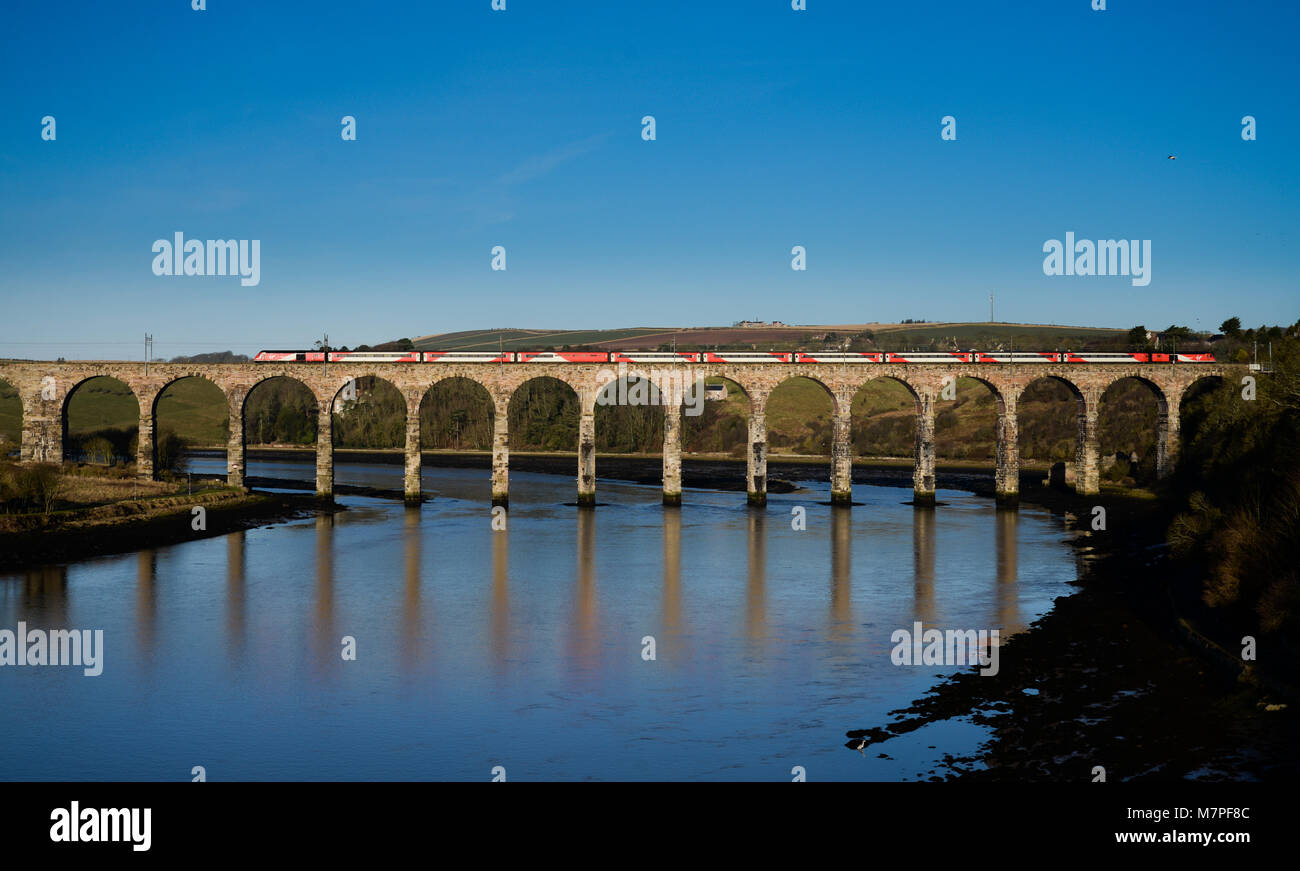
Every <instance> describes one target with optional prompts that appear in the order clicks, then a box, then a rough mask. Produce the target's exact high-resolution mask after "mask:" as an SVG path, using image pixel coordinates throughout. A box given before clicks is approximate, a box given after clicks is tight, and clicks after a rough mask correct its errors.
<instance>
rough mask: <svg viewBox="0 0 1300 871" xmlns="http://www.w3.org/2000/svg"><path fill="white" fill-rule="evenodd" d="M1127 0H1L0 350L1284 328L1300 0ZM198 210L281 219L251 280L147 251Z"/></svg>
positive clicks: (264, 240) (1295, 176)
mask: <svg viewBox="0 0 1300 871" xmlns="http://www.w3.org/2000/svg"><path fill="white" fill-rule="evenodd" d="M1107 5H1108V6H1109V7H1110V8H1109V9H1107V10H1106V11H1104V12H1096V11H1093V10H1092V9H1091V8H1090V2H1089V0H1051V2H1046V0H1038V2H1028V0H1025V2H1014V0H1013V2H998V3H979V2H971V0H965V2H950V3H933V4H924V3H880V2H870V3H868V2H835V0H808V6H809V8H808V10H807V11H805V12H795V11H792V10H791V9H790V4H789V2H788V0H762V2H760V0H750V2H704V0H692V2H670V0H669V2H665V0H655V2H649V0H647V2H631V0H622V2H597V0H585V2H554V0H553V2H542V0H508V3H507V6H508V8H507V10H506V11H505V12H493V11H492V10H491V9H490V0H457V2H429V3H388V4H385V3H360V2H354V3H334V2H317V3H305V2H303V3H284V4H271V3H256V2H238V0H209V3H208V6H209V8H208V10H207V11H203V12H195V11H193V10H191V9H190V4H189V2H188V0H170V2H149V3H145V2H132V3H124V4H87V3H65V2H56V0H50V2H44V3H39V4H38V3H30V4H21V5H20V4H16V3H11V4H5V6H4V8H3V11H2V12H0V77H2V81H3V83H4V86H3V88H2V89H0V107H2V111H0V266H2V268H0V298H2V299H3V301H4V308H3V312H4V315H3V322H0V356H22V357H52V356H58V355H62V356H66V357H128V358H129V357H133V356H138V355H139V353H140V337H141V335H142V334H143V333H145V332H150V333H152V334H153V335H154V337H155V354H156V355H158V356H172V355H175V354H180V353H194V352H199V351H208V350H222V349H226V348H233V349H235V350H238V351H243V352H250V351H254V350H256V349H257V348H259V347H306V346H308V345H309V344H310V342H311V340H312V339H313V338H314V337H318V336H320V334H321V333H323V332H328V333H329V335H330V337H331V339H332V340H334V341H335V342H336V343H343V344H350V345H354V344H357V343H361V342H377V341H383V340H386V339H391V338H396V337H400V336H415V335H420V334H427V333H434V332H444V331H450V330H460V329H476V328H491V327H502V326H520V327H553V328H575V329H576V328H596V327H617V326H639V325H710V324H729V323H731V322H733V321H735V320H740V319H743V318H761V319H765V320H772V319H778V320H782V321H785V322H787V323H861V322H870V321H896V320H900V319H902V318H909V317H910V318H926V319H929V320H983V319H986V318H987V316H988V294H989V292H990V291H993V292H994V293H995V294H996V298H997V317H998V319H999V320H1016V321H1031V322H1045V323H1065V324H1098V325H1106V326H1123V327H1127V326H1131V325H1133V324H1134V323H1139V322H1140V323H1145V324H1146V325H1147V326H1149V327H1151V326H1166V325H1168V324H1170V323H1175V322H1176V323H1187V324H1189V325H1191V326H1193V327H1200V328H1205V329H1211V328H1214V327H1216V326H1217V325H1218V323H1219V322H1220V321H1221V320H1223V319H1224V318H1225V317H1227V316H1229V315H1234V314H1235V315H1238V316H1240V317H1241V318H1242V319H1243V321H1245V322H1246V323H1247V324H1248V325H1254V324H1258V323H1263V322H1267V323H1276V322H1285V323H1291V322H1293V321H1294V320H1296V318H1297V316H1298V315H1300V312H1298V311H1297V309H1298V308H1300V306H1297V301H1298V300H1300V293H1298V292H1297V275H1296V267H1297V265H1298V263H1297V260H1298V257H1300V251H1298V250H1297V247H1296V245H1297V230H1298V229H1300V201H1298V196H1297V194H1298V190H1297V182H1298V181H1300V169H1298V168H1297V167H1298V165H1300V164H1298V163H1297V160H1296V158H1295V151H1296V147H1295V146H1296V143H1297V141H1300V137H1298V134H1300V129H1297V128H1298V122H1297V118H1298V117H1300V111H1298V110H1300V105H1298V104H1300V98H1298V97H1297V92H1296V83H1297V82H1300V69H1298V67H1300V61H1297V53H1296V51H1295V50H1294V40H1295V37H1296V34H1297V33H1298V32H1300V27H1298V26H1297V25H1298V24H1300V20H1298V19H1300V12H1297V8H1296V5H1295V4H1292V3H1282V2H1276V3H1262V2H1261V3H1252V2H1245V3H1227V2H1177V3H1175V2H1148V3H1137V2H1124V0H1112V2H1108V4H1107ZM646 114H651V115H654V116H655V118H656V122H657V137H658V138H657V140H656V141H654V142H645V141H643V140H642V139H641V123H640V121H641V118H642V116H643V115H646ZM1246 114H1251V115H1254V116H1255V117H1256V119H1257V125H1258V139H1257V140H1256V141H1253V142H1246V141H1243V140H1242V137H1241V118H1242V116H1243V115H1246ZM46 115H52V116H54V117H55V119H56V125H57V127H56V130H57V139H56V140H55V141H52V142H49V141H43V140H42V138H41V119H42V117H44V116H46ZM344 115H353V116H355V117H356V119H357V140H356V141H355V142H345V141H343V140H342V139H341V137H340V130H341V126H340V119H341V118H342V116H344ZM945 115H953V116H954V117H955V118H956V120H957V140H956V141H953V142H945V141H942V140H941V138H940V135H939V134H940V119H941V118H942V117H943V116H945ZM1170 154H1174V155H1176V156H1177V160H1168V159H1167V156H1168V155H1170ZM1067 231H1074V232H1075V233H1076V235H1077V236H1078V238H1080V239H1150V240H1151V242H1152V261H1153V262H1152V271H1151V278H1152V280H1151V283H1150V284H1149V285H1148V286H1146V287H1134V286H1132V284H1131V282H1130V280H1129V279H1128V278H1126V277H1113V276H1104V277H1103V276H1093V277H1067V276H1061V277H1049V276H1045V275H1044V274H1043V269H1042V263H1043V258H1044V254H1043V253H1042V246H1043V243H1044V242H1045V241H1047V240H1048V239H1053V238H1055V239H1063V238H1064V236H1065V233H1066V232H1067ZM176 232H183V233H184V234H185V236H186V238H197V239H217V238H220V239H259V240H260V241H261V283H260V284H259V285H257V286H256V287H242V286H241V285H240V283H239V280H238V279H237V278H231V277H159V276H155V275H154V274H153V272H152V271H151V264H152V262H153V253H152V250H151V248H152V245H153V242H154V240H157V239H171V238H172V236H173V234H174V233H176ZM494 245H503V246H505V248H506V250H507V258H508V260H507V263H508V269H507V270H506V271H505V272H494V271H492V270H491V269H490V268H489V264H490V251H491V248H492V247H493V246H494ZM794 245H803V246H805V247H806V248H807V252H808V268H807V270H806V271H804V272H796V271H793V270H791V268H790V259H791V255H790V249H791V248H792V246H794Z"/></svg>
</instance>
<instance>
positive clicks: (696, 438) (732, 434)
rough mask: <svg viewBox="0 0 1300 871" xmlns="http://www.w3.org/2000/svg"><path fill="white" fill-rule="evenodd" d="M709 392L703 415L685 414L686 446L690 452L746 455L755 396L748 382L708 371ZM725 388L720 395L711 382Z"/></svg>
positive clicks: (707, 388)
mask: <svg viewBox="0 0 1300 871" xmlns="http://www.w3.org/2000/svg"><path fill="white" fill-rule="evenodd" d="M704 383H705V396H704V400H703V404H702V405H701V406H700V411H701V413H700V414H699V415H691V414H686V413H685V411H683V414H682V435H681V440H682V448H683V450H684V451H685V452H686V453H729V454H732V455H734V456H744V449H745V444H746V442H747V441H748V440H749V431H748V427H749V424H748V418H749V416H750V415H751V414H752V413H753V411H754V396H753V394H752V393H751V392H750V389H749V388H747V387H746V386H745V385H744V384H742V383H741V382H739V381H737V380H736V379H734V378H729V377H727V376H725V375H721V374H714V375H705V376H704ZM719 384H720V385H721V386H722V388H723V392H724V394H725V395H724V396H723V397H722V398H717V394H716V392H712V393H711V392H710V385H712V386H713V387H714V388H716V387H717V386H718V385H719Z"/></svg>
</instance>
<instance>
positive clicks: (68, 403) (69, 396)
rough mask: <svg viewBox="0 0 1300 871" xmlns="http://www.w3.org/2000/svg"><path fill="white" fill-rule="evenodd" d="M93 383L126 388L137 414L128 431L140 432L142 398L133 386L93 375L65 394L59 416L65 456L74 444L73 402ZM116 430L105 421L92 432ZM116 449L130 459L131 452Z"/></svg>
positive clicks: (116, 447) (73, 386) (120, 447)
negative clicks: (70, 423)
mask: <svg viewBox="0 0 1300 871" xmlns="http://www.w3.org/2000/svg"><path fill="white" fill-rule="evenodd" d="M92 381H101V382H112V383H114V384H117V385H120V386H121V387H123V388H125V390H126V392H127V393H128V394H130V396H131V398H132V399H133V400H134V402H133V403H132V406H133V411H134V413H135V420H133V421H130V422H129V423H127V429H129V430H133V431H138V427H139V425H140V396H139V395H138V394H137V393H136V392H135V390H133V389H132V387H131V385H130V384H127V383H126V382H125V381H123V380H122V379H120V378H115V377H114V376H112V375H91V376H89V377H87V378H83V379H81V380H80V381H78V382H77V383H76V384H73V385H72V386H71V387H70V388H68V392H67V393H65V394H64V396H63V404H62V407H61V409H60V412H59V415H60V419H61V420H60V424H61V427H62V430H63V450H64V453H65V454H66V453H67V452H68V451H70V450H71V449H72V442H71V439H70V438H69V435H70V433H69V431H68V412H69V411H70V409H71V408H72V400H73V398H74V397H75V396H76V395H77V394H78V393H79V392H80V391H81V388H83V387H85V386H86V385H87V384H89V383H90V382H92ZM116 428H117V427H114V426H113V424H112V423H111V422H109V421H104V422H103V425H102V426H101V427H98V428H97V429H96V430H92V432H94V431H98V430H101V429H116ZM114 449H115V450H119V451H120V452H121V453H122V454H123V455H125V456H127V457H128V459H129V458H130V451H129V450H121V449H122V446H121V445H114Z"/></svg>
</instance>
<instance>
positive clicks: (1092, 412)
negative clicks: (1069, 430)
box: [1074, 389, 1101, 496]
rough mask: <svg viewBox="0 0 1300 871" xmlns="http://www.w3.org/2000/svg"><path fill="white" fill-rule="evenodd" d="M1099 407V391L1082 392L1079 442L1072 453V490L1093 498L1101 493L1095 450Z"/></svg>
mask: <svg viewBox="0 0 1300 871" xmlns="http://www.w3.org/2000/svg"><path fill="white" fill-rule="evenodd" d="M1100 405H1101V391H1100V390H1096V389H1091V390H1085V391H1083V395H1082V398H1081V399H1080V400H1079V441H1078V446H1077V447H1076V448H1075V452H1074V490H1075V492H1076V493H1078V494H1079V495H1080V496H1095V495H1097V494H1098V493H1100V492H1101V477H1100V473H1099V469H1098V467H1099V465H1100V463H1099V458H1098V448H1097V410H1098V408H1099V407H1100Z"/></svg>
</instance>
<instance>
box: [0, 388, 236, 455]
mask: <svg viewBox="0 0 1300 871" xmlns="http://www.w3.org/2000/svg"><path fill="white" fill-rule="evenodd" d="M21 419H22V404H21V403H20V402H19V401H18V395H17V393H15V392H14V390H13V389H12V388H10V387H9V386H8V385H7V384H4V383H3V382H0V437H3V438H5V439H7V440H8V441H10V442H17V441H18V435H19V429H20V427H21V423H20V421H21ZM139 419H140V404H139V402H138V401H137V400H136V398H135V394H133V393H132V392H131V388H129V387H127V386H126V385H125V384H123V383H122V382H121V381H118V380H116V379H114V378H92V379H91V380H90V381H87V382H85V383H84V384H82V386H81V387H79V388H77V390H76V392H75V393H73V395H72V401H71V403H70V404H69V406H68V434H69V435H71V436H79V435H86V434H88V433H92V432H97V431H99V430H102V429H120V428H123V427H133V426H136V425H137V424H138V422H139ZM154 427H155V429H157V430H158V431H159V432H161V431H162V430H163V429H172V430H175V432H176V433H177V434H178V435H180V436H181V437H182V438H184V439H185V440H186V441H187V442H189V443H191V444H203V445H224V444H225V443H226V400H225V397H224V395H223V394H222V393H221V390H220V388H218V387H217V386H216V385H215V384H210V383H209V382H207V381H204V380H202V379H200V378H185V379H182V380H180V381H177V382H176V383H175V384H173V385H171V386H170V387H168V388H167V390H165V391H164V392H163V395H162V396H161V397H159V399H158V407H157V410H156V412H155V418H154Z"/></svg>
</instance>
